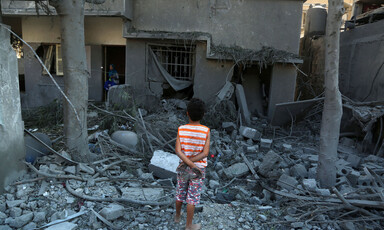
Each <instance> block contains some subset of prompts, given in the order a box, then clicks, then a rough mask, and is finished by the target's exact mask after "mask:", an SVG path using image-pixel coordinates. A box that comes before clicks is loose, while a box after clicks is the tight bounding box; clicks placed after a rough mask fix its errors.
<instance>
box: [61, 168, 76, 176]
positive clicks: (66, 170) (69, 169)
mask: <svg viewBox="0 0 384 230" xmlns="http://www.w3.org/2000/svg"><path fill="white" fill-rule="evenodd" d="M64 172H67V173H70V174H76V166H68V167H66V168H65V169H64Z"/></svg>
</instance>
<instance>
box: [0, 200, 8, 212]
mask: <svg viewBox="0 0 384 230" xmlns="http://www.w3.org/2000/svg"><path fill="white" fill-rule="evenodd" d="M6 208H7V207H6V204H5V202H3V201H0V212H5V210H6Z"/></svg>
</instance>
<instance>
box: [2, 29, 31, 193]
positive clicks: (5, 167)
mask: <svg viewBox="0 0 384 230" xmlns="http://www.w3.org/2000/svg"><path fill="white" fill-rule="evenodd" d="M0 41H1V42H0V159H1V160H0V193H2V192H4V187H5V186H7V185H8V184H9V183H11V182H12V181H13V180H15V179H17V177H18V176H19V175H21V173H22V171H23V169H24V167H23V164H22V161H23V160H24V158H25V146H24V136H23V133H24V131H23V129H24V123H23V121H22V120H21V108H20V94H19V80H18V73H17V59H16V54H15V51H14V50H13V49H12V48H11V45H10V44H9V32H8V31H6V30H5V29H4V28H3V27H0Z"/></svg>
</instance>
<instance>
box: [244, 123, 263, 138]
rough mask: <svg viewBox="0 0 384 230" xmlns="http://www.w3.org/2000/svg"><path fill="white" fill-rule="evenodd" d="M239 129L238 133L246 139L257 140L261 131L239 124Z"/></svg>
mask: <svg viewBox="0 0 384 230" xmlns="http://www.w3.org/2000/svg"><path fill="white" fill-rule="evenodd" d="M239 131H240V135H242V136H243V137H245V138H248V139H253V140H258V139H259V138H260V137H261V133H260V132H259V131H257V130H256V129H253V128H250V127H246V126H240V130H239Z"/></svg>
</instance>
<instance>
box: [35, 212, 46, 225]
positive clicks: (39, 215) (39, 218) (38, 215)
mask: <svg viewBox="0 0 384 230" xmlns="http://www.w3.org/2000/svg"><path fill="white" fill-rule="evenodd" d="M46 215H47V214H46V212H35V213H34V217H33V222H36V223H40V222H45V221H46V219H45V217H46Z"/></svg>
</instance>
